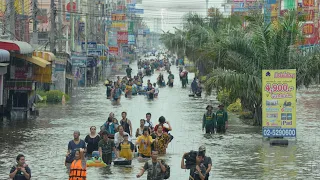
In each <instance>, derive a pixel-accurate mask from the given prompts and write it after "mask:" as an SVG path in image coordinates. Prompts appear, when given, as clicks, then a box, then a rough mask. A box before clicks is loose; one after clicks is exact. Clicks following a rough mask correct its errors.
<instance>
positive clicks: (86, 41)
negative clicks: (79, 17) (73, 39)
mask: <svg viewBox="0 0 320 180" xmlns="http://www.w3.org/2000/svg"><path fill="white" fill-rule="evenodd" d="M84 26H85V28H84V34H85V36H84V38H85V40H84V41H85V51H86V56H87V57H88V13H86V23H85V25H84ZM86 62H87V60H86ZM85 66H86V67H85V72H84V73H85V74H84V86H85V87H87V63H86V64H85Z"/></svg>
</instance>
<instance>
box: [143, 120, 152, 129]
mask: <svg viewBox="0 0 320 180" xmlns="http://www.w3.org/2000/svg"><path fill="white" fill-rule="evenodd" d="M149 123H150V124H149ZM144 126H147V127H149V126H152V127H153V124H152V122H151V120H150V122H148V121H147V120H146V123H144Z"/></svg>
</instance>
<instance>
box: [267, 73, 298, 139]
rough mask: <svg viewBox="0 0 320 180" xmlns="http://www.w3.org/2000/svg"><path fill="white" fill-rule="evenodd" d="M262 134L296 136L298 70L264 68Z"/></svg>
mask: <svg viewBox="0 0 320 180" xmlns="http://www.w3.org/2000/svg"><path fill="white" fill-rule="evenodd" d="M262 128H263V130H262V134H263V136H264V137H296V134H297V133H296V70H295V69H280V70H262Z"/></svg>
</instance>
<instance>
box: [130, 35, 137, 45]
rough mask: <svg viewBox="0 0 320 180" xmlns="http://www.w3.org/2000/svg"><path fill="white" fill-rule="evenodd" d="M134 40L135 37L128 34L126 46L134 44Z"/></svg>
mask: <svg viewBox="0 0 320 180" xmlns="http://www.w3.org/2000/svg"><path fill="white" fill-rule="evenodd" d="M135 43H136V40H135V36H134V34H129V35H128V44H135Z"/></svg>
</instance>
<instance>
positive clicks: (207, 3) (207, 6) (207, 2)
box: [206, 0, 209, 16]
mask: <svg viewBox="0 0 320 180" xmlns="http://www.w3.org/2000/svg"><path fill="white" fill-rule="evenodd" d="M208 8H209V0H206V11H207V12H206V13H207V16H208V15H209V12H208V10H209V9H208Z"/></svg>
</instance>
